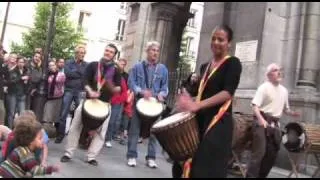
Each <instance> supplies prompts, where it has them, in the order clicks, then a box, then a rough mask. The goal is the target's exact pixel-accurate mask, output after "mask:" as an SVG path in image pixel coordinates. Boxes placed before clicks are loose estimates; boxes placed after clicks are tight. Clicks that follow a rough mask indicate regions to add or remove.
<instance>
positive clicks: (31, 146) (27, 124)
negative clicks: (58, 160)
mask: <svg viewBox="0 0 320 180" xmlns="http://www.w3.org/2000/svg"><path fill="white" fill-rule="evenodd" d="M14 135H15V137H14V141H15V144H16V148H15V149H14V150H13V151H12V152H11V153H10V155H9V156H8V157H7V159H6V160H5V161H4V162H2V163H1V164H0V176H1V177H3V178H22V177H34V176H43V175H46V174H51V173H52V172H58V170H59V167H58V166H57V165H54V166H47V167H44V166H41V165H40V163H39V161H38V160H37V159H36V158H35V151H36V150H37V149H42V147H43V133H42V126H41V124H40V123H39V122H38V121H36V120H35V119H33V118H32V117H28V116H19V117H18V118H17V123H16V127H15V128H14Z"/></svg>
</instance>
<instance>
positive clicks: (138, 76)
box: [127, 41, 169, 168]
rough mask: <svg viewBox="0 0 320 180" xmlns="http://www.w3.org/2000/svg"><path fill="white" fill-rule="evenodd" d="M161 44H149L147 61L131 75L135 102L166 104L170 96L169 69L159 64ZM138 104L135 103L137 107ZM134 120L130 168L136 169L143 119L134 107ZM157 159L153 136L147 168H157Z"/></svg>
mask: <svg viewBox="0 0 320 180" xmlns="http://www.w3.org/2000/svg"><path fill="white" fill-rule="evenodd" d="M159 49H160V44H159V43H158V42H156V41H151V42H148V43H147V49H146V51H147V59H146V60H144V61H142V62H139V63H137V64H136V65H134V67H133V68H132V69H131V71H130V73H129V80H128V81H129V88H130V89H131V90H132V91H133V92H134V94H135V98H134V99H135V101H137V100H138V99H139V98H146V99H148V98H149V97H155V98H157V99H158V101H160V102H164V100H165V98H166V97H167V95H168V92H169V90H168V69H167V68H166V66H165V65H163V64H161V63H159V62H158V61H159V54H160V50H159ZM135 104H136V102H135V103H134V106H135ZM133 109H134V114H133V118H132V119H131V122H130V128H129V133H128V151H127V159H128V166H130V167H135V166H136V165H137V162H136V158H137V156H138V153H137V143H138V139H139V133H140V124H141V119H139V117H138V116H137V111H136V108H135V107H134V108H133ZM155 159H156V138H155V137H154V136H153V135H151V136H150V137H149V144H148V153H147V156H146V161H147V162H146V163H147V166H148V167H150V168H157V164H156V163H155Z"/></svg>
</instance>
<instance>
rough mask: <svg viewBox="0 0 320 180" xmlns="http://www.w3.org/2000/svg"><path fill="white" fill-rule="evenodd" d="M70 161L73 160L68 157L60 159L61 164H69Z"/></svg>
mask: <svg viewBox="0 0 320 180" xmlns="http://www.w3.org/2000/svg"><path fill="white" fill-rule="evenodd" d="M70 160H71V158H69V157H68V156H66V155H64V156H62V157H61V159H60V161H61V162H69V161H70Z"/></svg>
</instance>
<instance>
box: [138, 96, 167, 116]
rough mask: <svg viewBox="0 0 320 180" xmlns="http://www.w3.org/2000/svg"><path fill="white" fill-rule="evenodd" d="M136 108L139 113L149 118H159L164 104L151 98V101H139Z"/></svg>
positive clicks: (142, 99)
mask: <svg viewBox="0 0 320 180" xmlns="http://www.w3.org/2000/svg"><path fill="white" fill-rule="evenodd" d="M136 107H137V110H138V111H139V113H141V114H143V115H145V116H148V117H155V116H159V115H160V114H161V113H162V111H163V105H162V103H160V102H158V100H157V99H156V98H154V97H150V98H149V99H145V98H141V99H139V100H138V102H137V105H136Z"/></svg>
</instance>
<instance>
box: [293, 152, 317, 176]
mask: <svg viewBox="0 0 320 180" xmlns="http://www.w3.org/2000/svg"><path fill="white" fill-rule="evenodd" d="M310 154H311V155H313V156H314V157H315V160H316V163H317V169H316V170H315V171H314V173H313V174H312V176H311V177H312V178H315V177H316V175H318V174H319V172H320V155H319V154H320V152H319V151H312V150H310V148H309V147H308V148H307V149H306V151H305V152H304V153H302V154H301V153H291V152H288V157H289V161H290V164H291V166H292V170H291V172H290V173H289V175H288V176H287V177H288V178H290V177H291V176H292V174H293V173H294V174H295V176H296V178H298V171H299V170H298V167H299V164H300V163H299V162H300V160H301V155H304V162H305V163H304V164H305V167H304V169H306V165H307V158H308V155H310Z"/></svg>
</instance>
